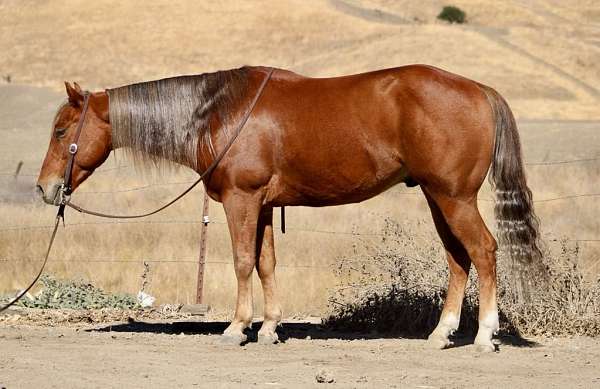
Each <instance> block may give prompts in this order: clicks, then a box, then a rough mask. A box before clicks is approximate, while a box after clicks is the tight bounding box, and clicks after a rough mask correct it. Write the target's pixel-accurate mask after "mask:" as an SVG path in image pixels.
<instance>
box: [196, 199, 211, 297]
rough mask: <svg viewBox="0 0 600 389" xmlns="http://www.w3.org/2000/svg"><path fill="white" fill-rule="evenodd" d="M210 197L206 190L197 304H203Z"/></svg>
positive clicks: (199, 258)
mask: <svg viewBox="0 0 600 389" xmlns="http://www.w3.org/2000/svg"><path fill="white" fill-rule="evenodd" d="M209 201H210V198H209V197H208V193H206V189H205V190H204V205H203V207H202V224H201V225H200V254H199V255H198V280H197V282H196V304H202V289H203V288H204V264H205V263H206V260H205V259H206V243H207V235H208V223H209V221H210V220H209V219H208V202H209Z"/></svg>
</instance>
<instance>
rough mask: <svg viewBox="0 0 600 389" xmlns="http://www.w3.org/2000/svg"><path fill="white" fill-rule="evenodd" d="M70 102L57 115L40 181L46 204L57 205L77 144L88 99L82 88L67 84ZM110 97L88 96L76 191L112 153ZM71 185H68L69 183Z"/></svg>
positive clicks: (73, 179) (75, 171) (102, 94)
mask: <svg viewBox="0 0 600 389" xmlns="http://www.w3.org/2000/svg"><path fill="white" fill-rule="evenodd" d="M65 85H66V88H67V96H68V101H67V102H66V103H64V104H63V105H62V106H61V107H60V108H59V110H58V112H57V113H56V117H55V119H54V123H53V125H52V134H51V136H50V145H49V146H48V152H47V153H46V158H45V159H44V163H43V165H42V169H41V171H40V175H39V177H38V181H37V188H38V191H39V192H40V194H41V195H42V197H43V199H44V201H45V202H46V203H48V204H54V205H58V204H59V202H60V197H61V196H60V193H59V192H60V188H61V186H62V185H63V184H65V183H64V176H65V170H66V167H67V162H68V159H69V155H70V154H69V146H70V145H71V144H72V143H75V142H74V141H75V136H76V135H75V133H76V127H77V123H78V122H79V119H80V117H81V115H82V113H83V107H84V100H85V96H84V93H83V91H82V90H81V88H80V87H79V85H77V84H75V86H74V87H73V86H71V85H70V84H69V83H67V82H65ZM108 112H109V111H108V95H107V94H106V93H105V92H100V93H92V94H90V96H89V102H88V109H87V112H86V113H85V121H84V123H83V127H82V129H81V135H80V137H79V139H78V140H77V142H76V143H77V151H76V155H75V159H74V163H73V169H72V176H71V188H72V189H73V190H74V189H75V188H77V187H78V186H79V185H80V184H81V183H82V182H83V181H85V179H86V178H88V177H89V176H90V175H91V174H92V173H93V171H94V169H96V168H97V167H98V166H100V165H101V164H102V163H103V162H104V161H105V160H106V158H107V157H108V155H109V154H110V151H111V150H112V138H111V126H110V123H109V120H108ZM67 184H68V183H67Z"/></svg>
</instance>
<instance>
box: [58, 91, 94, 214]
mask: <svg viewBox="0 0 600 389" xmlns="http://www.w3.org/2000/svg"><path fill="white" fill-rule="evenodd" d="M89 105H90V93H89V92H87V91H86V92H84V93H83V109H82V110H81V116H79V121H78V122H77V128H76V129H75V137H74V138H73V143H71V144H70V145H69V149H68V151H69V159H68V160H67V167H66V168H65V174H64V177H63V184H62V186H61V188H60V205H59V208H58V215H59V216H60V217H61V218H63V219H64V213H65V205H66V204H67V203H68V202H69V198H70V196H71V193H73V185H72V182H71V181H72V177H73V165H74V164H75V155H76V154H77V149H78V146H77V142H79V137H80V136H81V130H82V129H83V125H84V124H85V115H86V113H87V111H88V107H89Z"/></svg>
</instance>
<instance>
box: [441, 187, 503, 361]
mask: <svg viewBox="0 0 600 389" xmlns="http://www.w3.org/2000/svg"><path fill="white" fill-rule="evenodd" d="M429 194H430V195H431V197H432V199H433V200H434V201H435V203H436V204H437V206H438V207H439V209H440V211H441V213H442V214H443V216H444V219H445V220H446V223H448V227H449V228H450V231H451V232H452V234H453V235H454V236H455V237H456V239H458V241H460V243H461V244H462V246H463V247H464V249H465V250H466V252H467V253H468V255H469V258H470V259H471V261H472V262H473V264H474V265H475V269H476V270H477V275H478V277H479V330H478V332H477V336H476V337H475V344H476V345H477V346H478V349H479V350H480V351H494V350H495V347H494V345H493V343H492V336H493V334H494V333H495V332H497V331H498V327H499V323H498V306H497V304H496V247H497V246H496V241H495V239H494V237H493V236H492V234H491V233H490V232H489V230H488V229H487V227H486V225H485V223H484V222H483V219H482V218H481V215H480V214H479V210H478V209H477V198H476V196H475V195H473V196H469V197H464V198H461V197H449V196H445V195H436V194H435V193H429ZM449 294H450V293H449Z"/></svg>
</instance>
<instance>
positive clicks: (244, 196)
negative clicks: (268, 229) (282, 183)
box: [223, 191, 262, 344]
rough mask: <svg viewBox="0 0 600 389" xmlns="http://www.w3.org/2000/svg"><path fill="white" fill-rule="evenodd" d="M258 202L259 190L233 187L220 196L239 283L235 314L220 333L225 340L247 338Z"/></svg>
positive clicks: (237, 341)
mask: <svg viewBox="0 0 600 389" xmlns="http://www.w3.org/2000/svg"><path fill="white" fill-rule="evenodd" d="M261 202H262V195H261V194H260V193H250V194H249V193H245V192H240V191H234V192H232V193H227V194H226V195H225V196H224V197H223V207H224V208H225V213H226V215H227V224H228V226H229V234H230V236H231V245H232V247H233V260H234V267H235V275H236V277H237V287H238V290H237V303H236V307H235V315H234V317H233V321H232V322H231V324H230V325H229V327H227V329H226V330H225V332H224V333H223V341H224V342H225V343H235V344H241V343H244V342H245V341H246V340H247V336H246V335H245V334H244V330H245V329H246V328H250V326H251V325H252V313H253V312H252V309H253V307H252V271H253V270H254V266H255V264H256V254H257V250H256V232H257V225H258V217H259V214H260V208H261Z"/></svg>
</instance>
